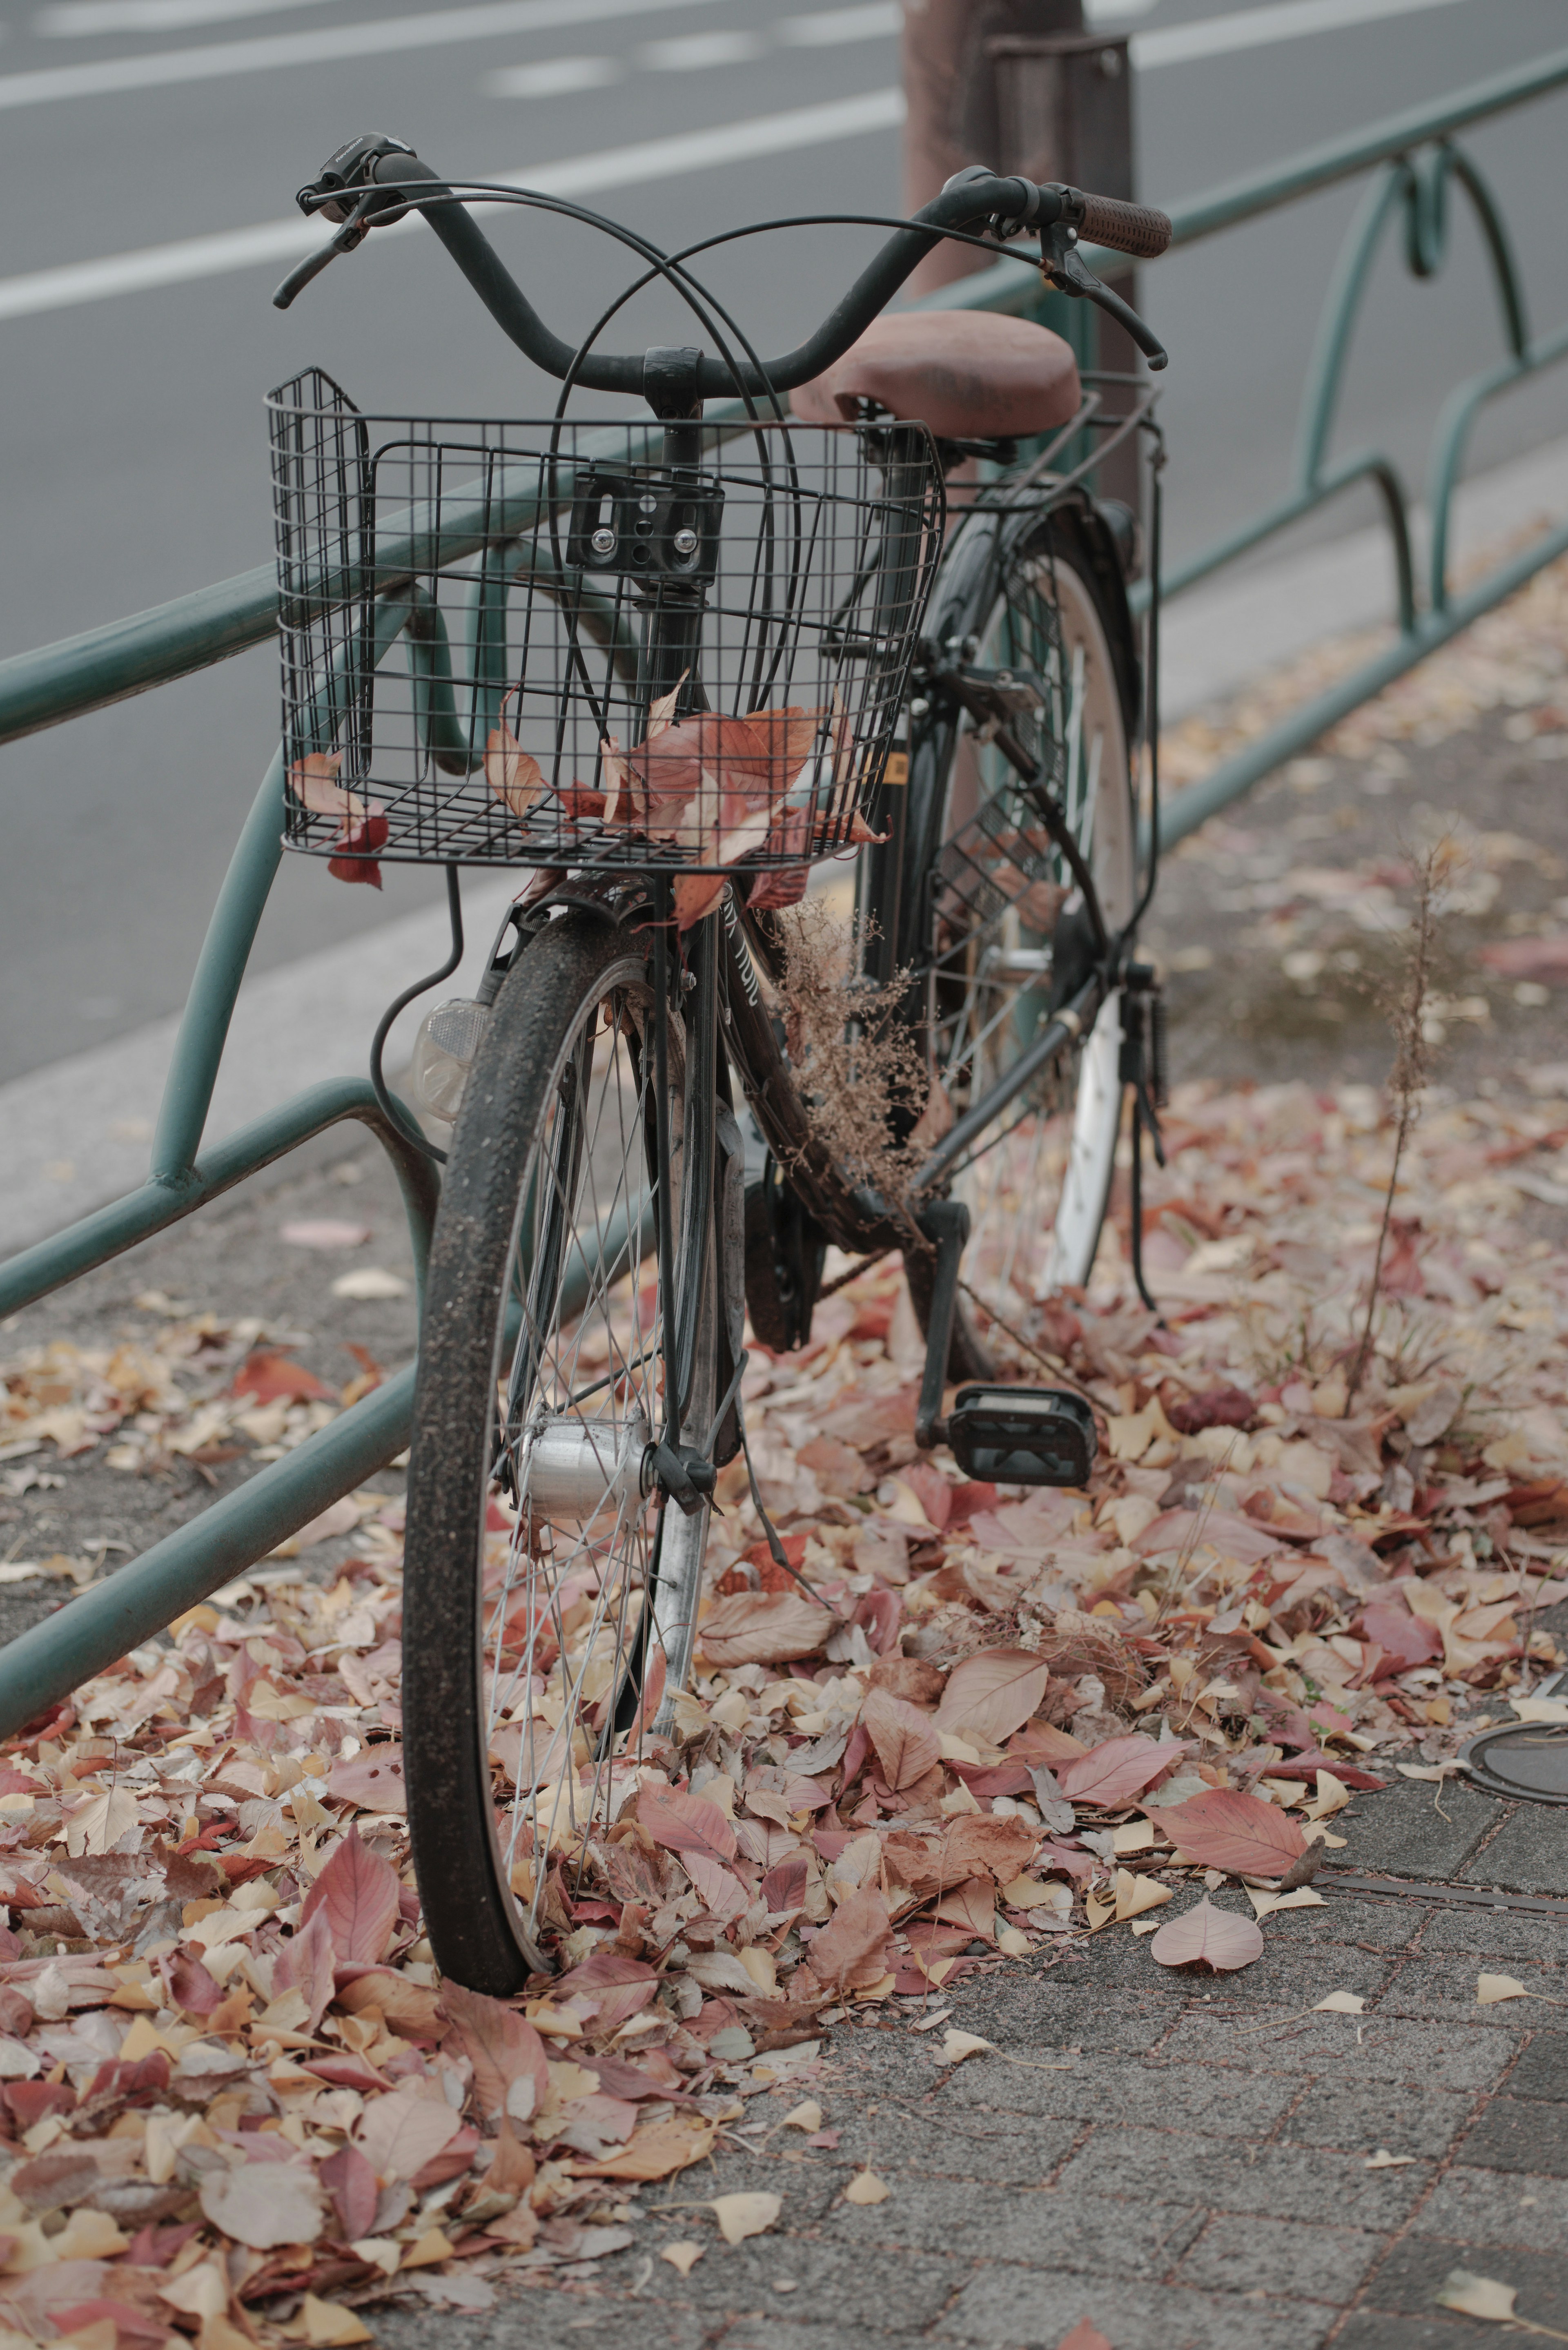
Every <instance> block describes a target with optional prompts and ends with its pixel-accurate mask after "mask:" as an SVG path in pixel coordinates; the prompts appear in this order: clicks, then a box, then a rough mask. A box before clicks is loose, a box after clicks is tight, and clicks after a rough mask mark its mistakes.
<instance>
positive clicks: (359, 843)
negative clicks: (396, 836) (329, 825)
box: [288, 751, 390, 889]
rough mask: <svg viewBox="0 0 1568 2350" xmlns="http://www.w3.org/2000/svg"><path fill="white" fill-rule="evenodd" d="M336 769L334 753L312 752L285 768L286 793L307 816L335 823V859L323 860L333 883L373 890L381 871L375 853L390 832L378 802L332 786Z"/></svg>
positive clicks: (339, 756) (339, 761)
mask: <svg viewBox="0 0 1568 2350" xmlns="http://www.w3.org/2000/svg"><path fill="white" fill-rule="evenodd" d="M342 764H343V754H342V753H341V752H340V751H312V752H310V753H308V754H307V755H306V757H305V758H303V759H296V761H295V763H294V764H293V766H292V767H290V769H289V771H288V788H289V790H290V792H291V793H292V794H293V795H294V797H295V798H296V800H297V801H298V802H299V804H300V806H302V807H307V808H308V809H309V810H310V812H311V814H312V816H337V818H338V827H337V838H336V839H335V840H334V842H333V844H332V846H333V847H334V849H336V850H337V852H338V854H337V855H336V856H335V857H332V858H329V859H328V861H327V871H328V872H329V873H330V874H331V875H332V877H333V879H335V880H337V881H368V882H369V884H370V886H371V888H372V889H379V888H380V886H381V868H380V867H379V865H378V864H377V863H376V851H377V849H379V848H384V847H385V846H386V842H387V835H388V833H389V830H390V827H389V824H388V822H387V817H386V812H385V810H384V809H383V808H382V806H381V805H380V802H379V800H368V799H364V798H362V797H361V795H359V794H358V792H351V791H348V790H347V789H346V788H345V786H344V785H342V784H340V783H339V782H338V780H337V770H338V768H339V767H340V766H341V765H342Z"/></svg>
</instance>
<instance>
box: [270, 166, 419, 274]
mask: <svg viewBox="0 0 1568 2350" xmlns="http://www.w3.org/2000/svg"><path fill="white" fill-rule="evenodd" d="M412 154H413V149H412V148H411V147H409V146H406V145H405V144H404V142H403V141H402V140H400V139H389V138H388V137H386V136H385V134H384V133H381V132H379V131H370V132H367V133H364V134H362V135H361V136H360V137H359V138H358V139H350V140H348V141H347V142H346V143H345V144H344V145H343V146H341V147H339V148H338V149H337V151H336V152H335V153H334V154H331V155H329V156H328V157H327V161H326V162H325V163H324V164H323V165H322V168H321V171H320V172H319V174H318V176H317V178H316V179H314V180H312V181H309V182H307V183H306V186H304V187H303V188H301V189H300V191H299V192H298V194H297V195H296V197H295V203H296V204H297V205H298V206H299V209H300V211H301V212H302V213H304V214H305V215H306V219H307V220H313V219H315V218H316V217H317V214H319V215H320V216H321V217H322V218H323V219H325V220H329V221H341V222H342V224H343V225H342V227H341V228H340V229H339V230H338V232H337V235H336V236H335V237H333V238H331V239H330V240H329V242H328V243H327V244H324V245H322V246H320V247H319V248H318V249H317V251H316V252H315V253H313V254H310V255H307V256H306V259H305V260H304V261H302V262H300V263H299V265H298V266H297V267H296V268H294V269H291V270H290V271H289V273H288V276H286V278H285V279H284V281H283V284H282V285H281V286H279V287H278V289H277V292H276V293H275V295H274V296H273V297H272V306H273V308H274V309H275V310H286V309H287V308H288V307H289V305H290V304H291V303H292V302H294V301H295V300H296V297H297V296H299V295H301V294H303V293H304V291H305V289H306V286H308V285H309V283H310V281H311V279H312V278H313V277H319V276H320V275H321V273H322V271H323V270H324V269H325V268H326V266H327V263H328V262H329V261H336V260H337V256H338V255H339V254H340V253H352V252H353V251H354V249H355V247H356V245H360V244H364V242H365V239H366V237H367V236H368V235H369V233H370V230H371V228H372V226H376V227H381V228H389V227H390V226H391V225H392V224H393V223H394V222H395V221H400V220H401V219H402V218H403V216H404V214H405V213H407V211H408V209H409V207H408V205H407V204H406V203H400V202H399V201H398V198H397V196H396V194H394V193H393V192H391V191H390V190H389V189H386V188H383V187H381V186H380V185H379V182H377V180H376V177H375V172H376V166H377V164H378V163H379V162H380V161H382V159H383V158H384V157H386V156H388V155H410V156H411V155H412ZM350 207H352V209H350Z"/></svg>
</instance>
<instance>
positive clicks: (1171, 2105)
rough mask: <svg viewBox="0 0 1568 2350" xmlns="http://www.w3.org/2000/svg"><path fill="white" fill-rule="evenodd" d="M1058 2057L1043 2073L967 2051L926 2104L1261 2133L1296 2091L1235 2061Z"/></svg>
mask: <svg viewBox="0 0 1568 2350" xmlns="http://www.w3.org/2000/svg"><path fill="white" fill-rule="evenodd" d="M1049 2061H1052V2060H1051V2059H1049V2058H1048V2057H1044V2056H1042V2057H1033V2058H1031V2059H1030V2063H1031V2064H1042V2063H1046V2062H1049ZM1056 2061H1059V2062H1062V2063H1063V2064H1064V2067H1065V2069H1064V2070H1063V2071H1061V2072H1051V2073H1045V2072H1033V2071H1029V2070H1026V2069H1025V2068H1024V2066H1023V2065H1022V2064H1008V2063H1006V2062H1005V2061H1004V2059H1003V2057H1002V2056H984V2057H971V2058H970V2059H969V2060H968V2062H967V2063H966V2064H963V2065H961V2067H960V2069H959V2070H958V2072H956V2073H955V2074H952V2076H951V2078H950V2081H949V2083H948V2085H947V2086H946V2087H945V2088H944V2089H942V2091H941V2092H940V2095H937V2096H934V2097H933V2098H932V2099H931V2101H930V2107H929V2110H930V2111H931V2112H933V2113H940V2112H942V2111H944V2110H945V2111H951V2110H952V2109H953V2108H955V2107H957V2108H961V2109H962V2110H963V2111H965V2112H976V2113H992V2112H995V2111H997V2110H999V2109H1000V2108H1002V2107H1004V2106H1005V2107H1008V2108H1011V2109H1012V2111H1013V2112H1016V2113H1025V2112H1027V2113H1031V2114H1040V2115H1050V2116H1065V2117H1071V2118H1072V2119H1074V2120H1075V2121H1079V2122H1083V2121H1119V2122H1150V2123H1164V2124H1166V2125H1167V2126H1169V2127H1171V2128H1173V2129H1196V2130H1219V2131H1223V2132H1224V2133H1226V2134H1227V2135H1241V2136H1248V2137H1266V2136H1267V2134H1268V2132H1269V2131H1270V2129H1271V2128H1272V2126H1273V2124H1274V2122H1275V2121H1276V2120H1277V2119H1278V2118H1279V2116H1280V2115H1281V2114H1282V2113H1283V2111H1284V2109H1285V2107H1286V2106H1287V2105H1288V2104H1289V2102H1290V2099H1291V2097H1292V2095H1293V2094H1294V2092H1293V2085H1292V2083H1291V2082H1290V2081H1289V2080H1288V2079H1287V2078H1284V2077H1282V2076H1277V2075H1274V2074H1253V2073H1246V2072H1243V2071H1241V2069H1240V2067H1237V2068H1235V2069H1230V2068H1219V2067H1215V2066H1212V2065H1205V2064H1166V2063H1164V2062H1163V2060H1161V2059H1158V2058H1156V2059H1153V2060H1150V2061H1147V2062H1145V2063H1142V2064H1140V2063H1138V2062H1137V2060H1136V2059H1134V2058H1129V2057H1125V2056H1110V2055H1105V2054H1101V2052H1100V2051H1099V2050H1098V2049H1091V2050H1089V2051H1086V2052H1085V2054H1084V2055H1082V2056H1079V2057H1075V2058H1072V2059H1058V2060H1056Z"/></svg>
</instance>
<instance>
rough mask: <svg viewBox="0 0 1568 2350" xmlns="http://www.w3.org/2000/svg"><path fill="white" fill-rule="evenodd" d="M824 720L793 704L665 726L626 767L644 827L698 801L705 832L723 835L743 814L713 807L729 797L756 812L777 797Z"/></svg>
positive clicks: (699, 714)
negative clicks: (711, 828)
mask: <svg viewBox="0 0 1568 2350" xmlns="http://www.w3.org/2000/svg"><path fill="white" fill-rule="evenodd" d="M825 716H826V712H825V711H822V710H802V709H799V708H796V707H794V706H793V705H792V706H791V707H790V708H788V709H786V710H753V712H751V713H750V715H749V716H747V717H745V718H725V717H722V716H721V715H720V714H719V713H718V712H715V711H711V710H704V711H701V712H697V713H696V714H695V715H694V716H692V717H691V718H682V719H680V720H678V721H677V722H676V723H675V724H674V725H672V726H666V727H664V728H663V729H662V730H661V731H660V733H659V735H658V737H657V742H656V741H655V739H654V738H653V737H652V736H651V733H650V738H649V741H648V742H646V743H639V746H638V748H637V749H636V750H635V751H633V752H632V753H631V754H630V756H629V758H628V762H627V764H628V770H629V772H630V774H631V775H632V777H633V779H634V781H635V784H636V786H637V791H638V795H639V796H640V799H641V802H642V812H643V813H645V814H646V815H647V816H648V818H649V822H653V821H656V820H665V821H667V820H668V819H669V818H670V817H672V816H675V815H676V814H677V812H679V811H680V810H683V809H685V808H686V807H687V806H688V805H689V803H691V802H693V801H696V802H698V803H699V806H700V809H701V815H700V819H699V820H700V822H701V824H702V825H703V826H704V827H706V826H708V825H711V824H714V823H715V822H717V823H719V824H720V825H721V827H722V828H723V829H725V830H728V829H729V828H730V826H731V825H732V824H733V823H735V822H737V821H738V820H739V818H740V810H739V808H736V809H735V810H733V811H726V810H725V809H723V808H722V806H715V805H714V803H715V802H716V801H719V802H722V800H724V799H725V798H728V797H733V798H735V799H736V800H738V801H741V802H744V803H746V804H747V805H748V806H751V807H753V808H754V807H755V806H757V805H758V804H759V803H761V804H763V805H764V806H770V807H771V806H773V805H774V804H775V803H776V802H777V801H779V800H780V799H782V798H783V797H784V794H785V793H786V792H787V791H788V790H789V788H790V786H791V785H792V784H793V783H794V780H795V777H796V776H797V775H799V773H800V771H801V769H802V767H803V766H804V765H805V762H806V760H807V759H808V758H809V757H810V755H811V750H812V745H813V743H815V739H816V734H817V730H818V727H819V725H820V723H821V721H822V719H823V718H824V717H825ZM725 816H728V817H729V823H728V824H726V823H725V821H724V819H725ZM753 845H754V844H753Z"/></svg>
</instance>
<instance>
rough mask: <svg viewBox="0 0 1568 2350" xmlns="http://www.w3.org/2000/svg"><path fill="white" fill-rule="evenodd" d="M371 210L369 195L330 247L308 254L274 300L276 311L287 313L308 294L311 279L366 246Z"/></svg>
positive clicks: (320, 248) (289, 276) (291, 272)
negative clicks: (290, 307) (293, 304)
mask: <svg viewBox="0 0 1568 2350" xmlns="http://www.w3.org/2000/svg"><path fill="white" fill-rule="evenodd" d="M369 209H370V197H369V195H367V196H366V197H365V198H364V199H363V200H362V201H361V203H359V204H358V206H357V207H356V209H355V211H354V212H353V213H352V214H351V215H350V216H349V218H348V220H347V221H345V223H344V224H343V226H342V227H341V228H340V229H339V230H338V232H337V235H336V236H334V237H331V238H329V239H328V240H327V244H322V245H317V249H316V251H315V252H314V253H309V254H306V257H305V259H304V260H303V261H301V262H298V263H296V265H295V267H294V268H292V269H291V270H290V271H289V273H288V276H286V278H285V279H284V281H283V284H282V285H281V286H279V287H278V289H277V291H276V293H275V295H274V296H273V297H272V307H273V308H274V309H275V310H286V309H287V308H288V307H289V306H290V304H291V303H293V302H294V301H295V300H296V298H297V296H299V295H301V294H303V293H304V291H305V289H306V286H308V285H309V283H310V281H311V279H312V278H313V277H319V276H320V275H321V273H322V271H323V270H324V269H325V268H326V266H327V263H328V262H329V261H336V260H337V256H338V255H339V254H340V253H352V252H353V251H354V249H355V247H356V246H357V245H361V244H364V242H365V239H366V237H367V236H368V235H369V233H370V224H369V219H368V218H366V217H365V215H366V214H368V213H369Z"/></svg>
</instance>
